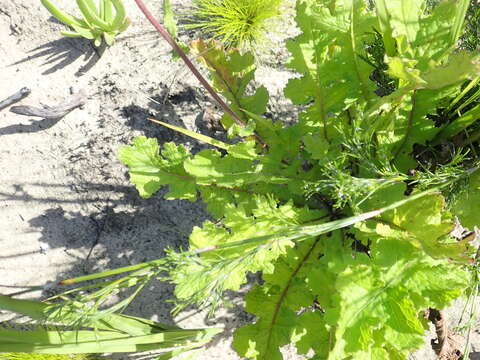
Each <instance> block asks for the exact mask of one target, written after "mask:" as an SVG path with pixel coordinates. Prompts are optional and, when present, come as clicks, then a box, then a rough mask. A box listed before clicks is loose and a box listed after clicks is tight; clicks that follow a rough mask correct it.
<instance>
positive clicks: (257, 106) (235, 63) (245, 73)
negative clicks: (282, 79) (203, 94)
mask: <svg viewBox="0 0 480 360" xmlns="http://www.w3.org/2000/svg"><path fill="white" fill-rule="evenodd" d="M191 47H192V49H193V51H194V52H195V54H196V55H197V57H198V58H199V59H200V60H201V61H202V62H203V63H204V64H205V65H206V66H207V68H208V69H209V71H210V75H211V78H212V81H213V87H214V88H215V89H216V90H217V91H218V92H219V93H220V94H222V95H223V96H225V98H226V99H227V100H228V101H229V102H230V106H231V108H232V110H233V111H234V112H236V113H237V114H239V115H240V117H241V119H242V121H243V123H242V124H238V123H236V122H235V120H234V119H233V118H232V117H231V116H230V115H228V114H225V115H224V116H223V117H222V119H221V121H222V124H223V126H224V127H225V128H226V129H227V130H229V129H231V130H230V132H229V135H231V136H234V135H236V134H237V133H238V132H239V131H240V128H239V126H240V127H245V126H246V125H247V124H248V120H249V118H248V116H247V115H245V113H244V112H242V111H241V109H244V110H247V111H249V112H251V113H254V114H263V113H264V112H265V111H266V106H267V102H268V92H267V90H266V88H265V87H260V88H258V89H257V90H256V91H255V93H254V94H253V95H246V94H245V93H246V90H247V86H248V85H249V84H250V82H251V81H252V80H253V79H254V72H255V65H254V57H253V55H252V54H250V53H246V54H245V55H240V53H239V52H238V50H230V51H226V50H225V49H224V48H223V47H222V46H221V45H220V44H219V43H218V42H216V41H214V40H210V41H207V42H205V41H203V40H196V41H193V42H192V43H191ZM252 130H253V129H251V131H252ZM251 131H250V133H246V134H245V133H243V134H242V136H247V135H250V134H251V133H252V132H251Z"/></svg>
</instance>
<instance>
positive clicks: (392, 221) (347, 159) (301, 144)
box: [119, 0, 480, 360]
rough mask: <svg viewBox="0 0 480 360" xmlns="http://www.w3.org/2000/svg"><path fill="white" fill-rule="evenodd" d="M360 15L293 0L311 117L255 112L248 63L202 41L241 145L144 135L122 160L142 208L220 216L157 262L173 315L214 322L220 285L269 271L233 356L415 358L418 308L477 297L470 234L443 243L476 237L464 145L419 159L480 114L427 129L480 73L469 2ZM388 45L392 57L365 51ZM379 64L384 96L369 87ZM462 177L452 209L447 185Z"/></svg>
mask: <svg viewBox="0 0 480 360" xmlns="http://www.w3.org/2000/svg"><path fill="white" fill-rule="evenodd" d="M367 5H368V2H367V1H363V0H321V1H319V0H298V1H297V5H296V14H297V15H296V21H297V24H298V26H299V28H300V30H301V34H300V35H298V36H297V37H295V38H294V39H291V40H290V41H289V42H288V44H287V47H288V50H289V51H290V53H291V57H290V59H289V61H288V64H287V66H288V67H289V68H290V69H292V70H294V71H296V72H297V73H299V74H300V75H301V76H300V77H297V78H293V79H291V80H290V81H289V82H288V84H287V86H286V88H285V89H284V93H285V96H286V97H287V98H289V99H290V100H291V101H292V102H293V103H294V104H298V105H301V106H303V108H304V110H303V111H302V113H301V114H300V116H299V118H298V121H297V122H296V123H295V124H292V125H289V126H286V125H284V124H283V123H282V122H281V119H279V120H278V121H273V120H271V119H268V118H265V117H263V116H262V114H263V113H265V111H266V106H267V104H268V100H269V95H268V92H267V90H266V89H265V88H263V87H258V88H256V89H254V90H252V88H253V85H254V84H253V79H254V72H255V64H254V58H253V56H252V55H251V54H249V53H246V54H241V53H239V52H238V51H237V50H235V49H228V47H227V49H225V48H224V47H223V46H222V45H220V44H218V43H216V42H215V41H209V42H205V41H202V40H199V41H195V42H194V43H193V44H192V50H193V51H194V53H196V55H197V56H198V58H199V59H200V61H201V62H202V63H203V64H204V65H205V66H206V67H207V69H208V70H209V71H210V75H211V81H212V84H213V86H214V88H215V90H216V91H217V92H218V93H220V94H221V95H223V97H224V98H225V99H226V100H227V101H228V102H229V105H230V106H231V108H232V109H233V110H234V111H235V112H236V113H237V114H238V115H239V119H240V121H239V119H234V118H232V117H231V116H230V115H229V114H225V115H224V116H223V117H222V119H221V123H222V124H223V126H224V127H225V129H226V131H227V133H228V135H229V136H230V137H231V138H234V137H235V138H237V139H240V140H242V141H236V142H232V143H226V142H220V141H218V140H215V139H211V138H208V137H206V136H204V135H199V134H198V135H196V134H192V133H190V132H188V131H186V130H182V131H183V132H184V133H187V134H189V135H191V136H193V137H195V138H197V139H199V140H202V141H206V142H207V143H209V144H211V145H212V148H210V149H207V150H202V151H200V152H198V153H196V154H192V153H190V152H189V151H188V149H186V148H185V147H184V146H182V145H176V144H174V143H165V144H162V145H161V146H160V145H159V144H158V142H157V140H156V139H148V138H145V137H138V138H136V139H135V140H134V141H133V144H132V145H131V146H125V147H122V148H121V149H120V150H119V157H120V159H121V160H122V162H124V163H125V164H126V165H128V167H129V171H130V176H131V181H132V182H133V183H134V184H135V186H136V187H137V189H138V191H139V193H140V195H141V196H143V197H149V196H151V195H153V194H154V193H155V192H156V191H158V190H159V189H160V188H161V187H162V186H168V187H169V191H168V193H167V194H166V195H165V197H166V198H167V199H185V200H189V201H196V200H197V199H201V200H202V201H203V202H205V203H206V204H207V208H208V210H209V212H210V213H211V214H212V217H213V219H212V220H211V221H206V222H204V224H203V225H202V226H201V227H195V228H194V229H193V232H192V234H191V236H190V248H191V249H190V250H189V251H187V252H183V253H177V252H174V251H170V253H169V254H168V256H167V258H166V259H164V261H165V264H168V265H167V270H168V272H169V273H168V277H167V278H168V280H169V281H171V282H172V283H173V284H175V285H176V290H175V295H176V297H177V310H180V309H182V308H183V307H184V306H187V305H198V306H207V307H208V306H209V307H210V308H211V309H212V311H213V310H214V309H215V308H216V306H218V305H219V304H221V302H222V294H223V293H224V291H225V290H238V289H240V288H241V287H242V285H244V284H245V283H246V282H247V274H248V273H255V272H261V274H262V282H261V283H259V284H256V285H255V286H254V287H253V289H252V290H250V291H249V293H248V294H247V296H246V310H247V311H248V312H250V313H252V314H254V315H255V316H256V320H255V322H254V323H253V324H250V325H247V326H245V327H242V328H240V329H238V330H237V331H236V332H235V335H234V347H235V349H236V351H237V352H238V354H239V355H240V356H243V357H246V358H250V359H258V360H259V359H265V360H267V359H268V360H280V359H282V355H281V352H280V347H282V346H284V345H287V344H294V345H295V346H296V348H297V350H298V352H299V353H300V354H305V355H308V356H309V358H311V359H329V360H340V359H379V360H381V359H406V357H407V355H408V353H409V352H411V351H412V350H413V349H415V348H417V347H419V346H420V345H421V344H422V341H423V333H424V331H425V329H426V327H427V325H426V320H425V319H424V318H423V316H422V314H423V312H422V310H423V309H425V308H428V307H433V308H440V309H441V308H443V307H445V306H447V305H448V304H449V303H450V302H451V301H452V300H453V299H454V298H456V297H458V296H460V295H461V294H462V292H463V291H464V289H466V288H467V287H468V286H469V279H470V277H469V273H468V266H469V265H468V264H470V263H471V262H472V261H473V251H472V249H471V248H470V247H469V244H468V240H469V239H465V240H458V239H454V238H452V236H451V235H450V233H451V232H452V230H453V229H454V227H455V223H454V215H457V216H459V217H460V219H461V220H462V221H464V222H465V225H466V226H468V227H470V228H473V227H474V226H479V225H480V223H479V221H478V216H477V215H476V214H478V206H477V204H478V201H477V202H471V201H470V200H471V199H477V198H478V196H480V195H479V193H480V192H479V187H478V181H477V180H478V174H479V171H478V170H477V169H478V165H477V164H478V159H476V158H475V156H473V157H472V156H470V157H468V155H465V154H466V152H465V151H464V150H462V149H457V150H456V151H454V152H452V153H451V154H448V156H444V157H442V158H441V159H440V157H438V158H435V159H434V160H432V161H430V162H427V163H425V162H424V161H423V160H422V158H421V157H420V156H419V155H418V153H417V151H416V148H417V147H419V146H423V147H426V146H429V147H431V148H432V150H431V151H432V152H434V151H436V150H435V148H434V145H435V144H440V145H441V144H442V142H444V141H446V140H447V141H450V140H451V137H452V136H454V135H457V134H458V133H461V132H462V131H464V130H465V129H467V128H468V127H469V126H470V125H472V124H473V123H474V122H475V120H476V119H477V118H478V117H477V118H475V117H472V116H470V118H469V119H465V117H464V116H463V115H461V116H452V117H450V118H447V119H446V121H444V122H443V123H441V124H436V123H435V122H434V121H433V120H432V116H434V115H437V113H438V109H439V108H441V107H448V106H449V105H451V108H455V106H458V105H459V104H461V103H462V101H463V100H459V99H464V97H463V95H465V93H464V92H462V91H464V90H465V89H464V88H463V87H462V86H465V85H464V84H465V83H467V86H470V87H471V86H473V85H472V84H475V81H477V82H478V80H477V79H478V77H479V76H480V64H479V58H478V56H475V55H474V54H471V53H468V52H462V51H457V50H456V44H457V41H458V40H459V38H460V36H461V35H462V32H463V28H464V18H465V14H466V11H467V7H468V1H464V0H462V1H456V0H446V1H442V2H440V3H439V4H438V5H437V6H435V7H434V8H433V9H428V11H427V6H426V5H427V4H426V2H425V1H423V0H389V1H385V0H377V1H376V2H375V8H374V9H373V10H372V9H371V8H369V7H368V6H367ZM238 8H241V7H238ZM235 16H238V15H235ZM213 24H215V22H213ZM212 26H213V25H212ZM226 34H228V33H226ZM226 40H227V42H228V41H229V38H228V36H227V37H226ZM379 41H381V45H382V47H383V49H384V51H385V56H384V57H383V59H382V57H381V54H378V53H375V52H372V49H371V48H369V46H365V45H366V44H372V43H375V42H377V44H378V42H379ZM372 60H375V61H372ZM380 62H383V63H384V65H382V66H384V69H383V71H385V72H386V74H387V75H388V78H389V80H388V83H389V84H390V85H391V88H390V89H389V93H388V94H378V93H376V92H375V90H376V87H377V85H378V81H377V79H375V78H373V80H374V81H372V76H371V75H372V72H373V71H374V70H375V68H376V66H375V63H376V64H378V63H380ZM470 79H473V80H472V81H471V82H470V83H468V81H470ZM462 94H463V95H462ZM379 95H385V96H382V97H381V96H379ZM455 104H456V105H455ZM454 105H455V106H454ZM170 127H172V126H170ZM440 147H441V146H440ZM468 179H470V185H468V186H467V190H466V191H465V192H464V193H462V194H463V195H461V196H459V197H456V198H455V199H456V200H455V201H454V203H451V204H447V203H446V201H445V197H444V195H443V194H442V190H445V191H446V189H451V187H452V184H454V183H456V182H457V181H459V180H463V181H468ZM447 205H448V207H449V208H450V210H448V209H447ZM312 354H313V355H312Z"/></svg>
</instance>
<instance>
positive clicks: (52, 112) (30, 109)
mask: <svg viewBox="0 0 480 360" xmlns="http://www.w3.org/2000/svg"><path fill="white" fill-rule="evenodd" d="M86 101H87V96H86V95H85V92H84V91H83V90H80V91H79V92H78V93H76V94H74V95H73V96H72V98H71V99H70V101H67V102H63V103H60V104H59V105H57V106H45V105H44V106H43V108H37V107H34V106H28V105H21V106H12V107H11V108H10V111H11V112H13V113H15V114H19V115H25V116H38V117H41V118H43V119H60V118H62V117H64V116H65V115H67V114H68V113H69V112H70V111H72V110H73V109H75V108H77V107H79V106H82V105H85V103H86Z"/></svg>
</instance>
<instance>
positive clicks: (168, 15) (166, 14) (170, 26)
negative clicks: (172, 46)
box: [163, 0, 178, 39]
mask: <svg viewBox="0 0 480 360" xmlns="http://www.w3.org/2000/svg"><path fill="white" fill-rule="evenodd" d="M163 25H164V26H165V29H167V31H168V33H169V34H170V35H171V36H172V37H173V38H174V39H177V38H178V29H177V21H176V20H175V15H174V13H173V10H172V4H171V3H170V0H163Z"/></svg>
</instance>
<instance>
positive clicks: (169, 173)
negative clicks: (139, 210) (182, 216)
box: [118, 136, 197, 201]
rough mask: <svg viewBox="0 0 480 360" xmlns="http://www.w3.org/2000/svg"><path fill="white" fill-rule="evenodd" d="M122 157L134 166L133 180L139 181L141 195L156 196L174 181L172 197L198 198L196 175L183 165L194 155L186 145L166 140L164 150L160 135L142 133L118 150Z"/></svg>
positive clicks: (136, 182) (131, 170)
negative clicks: (191, 173) (159, 140)
mask: <svg viewBox="0 0 480 360" xmlns="http://www.w3.org/2000/svg"><path fill="white" fill-rule="evenodd" d="M118 156H119V158H120V160H121V161H122V162H123V163H125V164H126V165H128V167H129V169H130V180H131V181H132V182H133V183H134V184H135V185H136V187H137V190H138V192H139V193H140V196H142V197H150V196H152V195H153V194H154V193H155V192H156V191H158V189H160V187H161V186H162V185H170V191H169V192H168V193H167V194H166V195H165V197H166V198H167V199H168V198H176V199H186V200H190V201H195V199H196V197H197V190H196V187H195V179H194V178H193V177H192V176H190V175H189V174H188V173H187V172H186V171H185V169H184V168H183V163H184V161H186V160H187V159H189V158H190V157H191V155H190V154H189V152H188V150H187V149H186V148H185V147H184V146H182V145H179V146H177V145H175V144H174V143H166V144H164V148H163V150H162V152H161V154H160V148H159V146H158V142H157V139H147V138H146V137H144V136H139V137H137V138H135V139H134V140H133V145H131V146H123V147H121V148H120V149H119V150H118Z"/></svg>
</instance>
